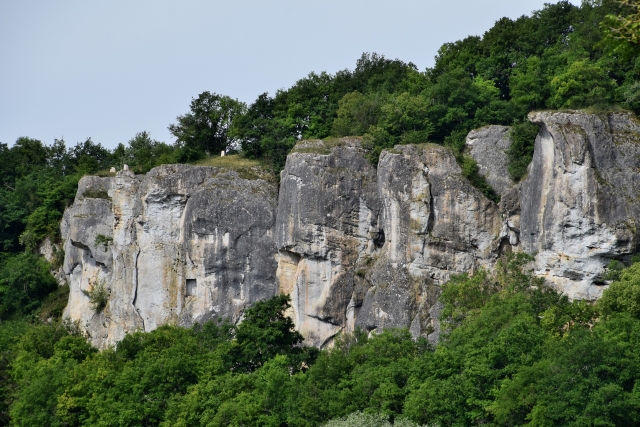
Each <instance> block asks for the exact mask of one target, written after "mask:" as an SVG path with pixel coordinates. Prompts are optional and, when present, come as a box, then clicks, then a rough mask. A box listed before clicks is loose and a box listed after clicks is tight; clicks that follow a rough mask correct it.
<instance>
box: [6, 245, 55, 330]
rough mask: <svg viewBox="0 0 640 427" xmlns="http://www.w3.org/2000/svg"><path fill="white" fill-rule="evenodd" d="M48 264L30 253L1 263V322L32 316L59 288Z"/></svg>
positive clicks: (12, 257) (24, 253)
mask: <svg viewBox="0 0 640 427" xmlns="http://www.w3.org/2000/svg"><path fill="white" fill-rule="evenodd" d="M49 268H50V267H49V264H48V263H47V262H46V261H45V260H44V259H42V258H40V257H38V256H36V255H33V254H32V253H30V252H23V253H21V254H18V255H15V256H11V257H9V258H7V259H5V260H3V261H2V263H0V319H7V318H8V317H11V316H14V315H25V314H29V313H32V312H33V311H34V310H35V309H37V308H38V307H39V306H40V303H41V302H42V300H43V299H44V298H46V296H47V295H48V294H49V293H50V292H52V291H53V290H55V289H56V288H57V286H58V284H57V282H56V280H55V279H54V277H53V276H52V275H51V273H49Z"/></svg>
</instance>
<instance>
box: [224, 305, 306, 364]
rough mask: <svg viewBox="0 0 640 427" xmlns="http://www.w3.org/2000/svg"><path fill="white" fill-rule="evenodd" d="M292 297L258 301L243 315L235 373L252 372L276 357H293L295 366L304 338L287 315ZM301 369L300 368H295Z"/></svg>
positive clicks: (236, 341)
mask: <svg viewBox="0 0 640 427" xmlns="http://www.w3.org/2000/svg"><path fill="white" fill-rule="evenodd" d="M289 301H290V297H289V295H283V294H281V295H278V296H276V297H274V298H271V299H269V300H265V301H258V302H257V303H255V304H254V305H253V306H252V307H251V308H248V309H247V311H245V313H244V321H243V322H242V323H241V324H240V325H239V326H238V328H237V329H236V339H235V342H234V346H233V347H232V349H231V354H232V356H233V360H234V366H233V369H234V370H236V371H243V372H251V371H254V370H255V369H257V368H259V367H260V366H262V365H263V364H264V363H265V362H266V361H267V360H269V359H271V358H273V357H274V356H276V355H278V354H281V355H290V356H291V357H292V361H293V362H298V363H301V362H302V360H297V359H298V357H296V356H299V355H301V353H302V348H301V347H300V344H301V343H302V340H303V337H302V335H300V333H299V332H298V331H296V330H295V327H294V324H293V321H292V320H291V318H290V317H288V316H285V315H284V311H285V310H286V309H288V308H289V307H291V305H290V304H289ZM295 368H296V369H299V366H296V367H295Z"/></svg>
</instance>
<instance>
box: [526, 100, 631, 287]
mask: <svg viewBox="0 0 640 427" xmlns="http://www.w3.org/2000/svg"><path fill="white" fill-rule="evenodd" d="M529 119H530V120H531V121H532V122H533V123H536V124H538V125H539V126H540V128H541V130H540V133H539V135H538V137H537V138H536V142H535V151H534V156H533V161H532V162H531V165H530V166H529V169H528V176H527V178H526V179H525V180H524V181H523V182H522V186H521V210H522V212H521V226H520V228H521V233H520V238H521V240H522V248H523V249H524V250H525V251H526V252H528V253H532V254H536V261H535V272H536V273H537V274H539V275H541V276H544V277H545V278H546V280H547V281H548V282H549V283H550V284H552V285H553V286H555V287H556V288H557V289H559V290H561V291H562V292H564V293H566V294H567V295H568V296H569V297H571V298H577V299H595V298H598V297H599V296H600V295H601V294H602V291H603V289H604V286H603V285H605V282H604V280H603V275H602V273H603V268H604V267H605V266H606V265H607V264H608V262H609V261H610V260H611V259H619V260H623V261H624V260H628V258H630V257H631V255H633V254H634V253H636V252H637V251H638V245H639V240H638V230H637V224H638V222H639V221H640V197H639V196H640V169H639V168H640V123H638V121H637V120H635V119H634V118H632V116H631V115H629V114H625V113H614V114H608V115H595V114H586V113H584V112H570V113H565V112H562V113H561V112H540V113H531V114H530V115H529Z"/></svg>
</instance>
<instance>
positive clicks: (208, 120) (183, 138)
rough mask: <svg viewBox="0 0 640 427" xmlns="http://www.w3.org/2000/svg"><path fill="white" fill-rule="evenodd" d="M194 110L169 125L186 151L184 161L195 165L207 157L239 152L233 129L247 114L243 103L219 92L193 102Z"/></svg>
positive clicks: (201, 96)
mask: <svg viewBox="0 0 640 427" xmlns="http://www.w3.org/2000/svg"><path fill="white" fill-rule="evenodd" d="M190 108H191V111H190V112H189V113H187V114H185V115H182V116H178V117H177V118H176V120H177V121H178V123H177V124H172V125H169V132H171V134H172V135H173V136H175V137H176V140H177V142H178V144H180V145H181V148H182V153H181V159H180V160H182V161H193V160H197V159H199V158H202V157H204V155H205V154H206V155H213V154H217V153H219V152H220V151H227V150H229V149H236V148H238V147H236V145H237V144H236V142H237V141H236V140H234V139H233V138H232V137H231V136H230V135H229V129H230V128H231V125H232V123H233V120H234V118H235V117H236V116H238V115H241V114H244V112H245V110H246V105H245V104H244V103H243V102H240V101H238V100H237V99H232V98H230V97H228V96H224V95H218V94H217V93H215V92H214V93H210V92H202V93H201V94H200V95H198V98H197V99H192V100H191V106H190Z"/></svg>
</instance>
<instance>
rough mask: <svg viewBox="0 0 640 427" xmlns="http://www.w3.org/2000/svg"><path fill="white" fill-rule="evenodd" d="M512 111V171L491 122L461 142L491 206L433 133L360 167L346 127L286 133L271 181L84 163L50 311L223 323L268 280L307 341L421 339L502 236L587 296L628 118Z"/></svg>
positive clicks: (619, 198) (504, 133)
mask: <svg viewBox="0 0 640 427" xmlns="http://www.w3.org/2000/svg"><path fill="white" fill-rule="evenodd" d="M530 120H531V121H532V122H534V123H536V124H538V125H539V127H540V133H539V135H538V137H537V139H536V141H535V152H534V156H533V161H532V162H531V164H530V166H529V169H528V173H527V175H526V176H525V178H524V179H523V180H522V181H521V182H520V183H513V182H512V181H511V179H510V178H509V175H508V172H507V157H506V150H507V149H508V148H509V145H510V139H509V128H507V127H502V126H490V127H486V128H483V129H479V130H476V131H473V132H471V133H470V134H469V136H468V138H467V146H468V148H467V149H468V152H469V154H470V155H471V156H473V157H474V159H475V160H476V161H477V163H478V166H479V171H480V173H481V174H484V175H485V177H486V179H487V181H488V182H489V183H490V184H491V185H493V186H494V188H495V189H496V191H497V192H498V193H499V194H500V195H501V200H500V203H499V204H496V203H494V202H493V201H491V200H488V199H487V198H485V197H484V196H483V195H482V193H481V192H480V191H478V190H477V189H476V188H475V187H473V186H472V185H471V184H470V183H469V182H468V181H467V180H466V179H465V178H464V177H463V176H462V173H461V172H462V171H461V169H460V167H459V166H458V164H457V163H456V160H455V157H454V156H453V153H452V152H451V151H450V150H449V149H448V148H446V147H443V146H440V145H435V144H422V145H403V146H396V147H395V148H393V149H390V150H386V151H383V152H382V154H381V156H380V161H379V164H378V165H377V167H375V166H373V165H372V164H371V163H370V162H369V161H368V159H367V158H366V154H367V153H366V151H365V149H364V148H363V147H362V145H361V143H360V140H359V139H357V138H343V139H338V140H329V141H303V142H300V143H298V144H297V145H296V147H295V148H294V150H293V152H292V153H291V154H290V155H289V156H288V158H287V162H286V166H285V169H284V170H283V171H282V173H281V177H280V178H281V180H280V187H279V190H278V188H276V186H275V184H274V183H272V182H269V180H267V179H263V178H265V177H266V175H260V174H258V176H244V175H243V174H241V175H242V176H241V175H239V174H238V173H237V172H235V171H232V170H225V169H219V168H212V167H195V166H187V165H166V166H161V167H159V168H156V169H153V170H152V171H151V172H149V173H148V174H147V175H146V176H144V177H143V176H136V175H133V174H132V173H130V172H119V173H118V174H117V175H116V176H115V177H109V178H98V177H85V178H83V179H82V180H81V182H80V186H79V189H78V194H77V197H76V201H75V203H74V205H73V206H72V207H71V208H70V209H68V210H67V212H66V213H65V216H64V220H63V222H62V226H61V228H62V234H63V236H64V237H65V252H66V256H65V261H64V272H65V275H66V278H67V280H68V281H69V283H70V285H71V291H70V297H69V305H68V307H67V310H66V313H65V314H66V315H67V316H69V317H71V318H72V319H73V320H77V321H79V323H80V326H81V327H82V328H83V329H84V330H85V331H87V332H88V333H89V334H90V335H91V339H92V342H93V343H94V344H95V345H97V346H102V347H104V346H107V345H111V344H115V343H117V341H119V340H120V339H121V338H122V337H123V336H124V334H125V333H127V332H130V331H134V330H140V329H142V330H147V331H148V330H152V329H154V328H156V327H157V326H159V325H161V324H164V323H173V324H178V325H190V324H192V323H193V322H197V321H201V320H205V319H208V318H212V317H226V318H230V319H232V320H233V321H238V320H240V319H241V317H242V311H243V309H244V308H245V307H247V306H248V305H250V304H252V303H253V302H255V301H257V300H259V299H263V298H267V297H269V296H272V295H274V294H275V293H277V292H283V293H287V294H290V295H291V296H292V308H291V310H290V313H289V314H290V315H291V317H292V318H293V319H294V321H295V323H296V326H297V328H298V329H299V330H300V332H302V334H303V335H304V336H305V338H306V342H307V343H308V344H312V345H316V346H326V345H330V344H331V342H332V340H333V338H334V337H335V335H336V334H338V333H340V332H341V331H352V330H354V328H358V327H359V328H362V329H364V330H368V331H374V330H379V329H382V328H388V327H408V328H410V330H411V332H412V334H413V335H414V336H418V335H422V336H428V337H429V339H430V340H432V341H433V340H435V339H437V335H438V328H439V326H438V316H439V312H440V309H441V306H440V304H439V303H438V296H439V294H440V285H442V284H443V283H444V282H446V281H447V280H448V279H449V278H450V276H451V275H452V274H458V273H463V272H471V271H474V270H475V269H477V268H491V267H492V266H493V265H494V263H495V261H496V260H497V259H498V257H499V256H501V254H502V253H504V252H505V251H509V250H515V251H525V252H527V253H530V254H532V255H535V261H534V262H533V263H532V268H533V269H534V271H535V272H536V274H538V275H540V276H542V277H544V278H545V279H546V281H547V283H548V285H550V286H554V287H556V288H557V289H558V290H560V291H562V292H564V293H566V294H567V295H569V296H570V297H571V298H586V299H594V298H597V297H599V296H600V295H601V293H602V291H603V289H605V288H606V286H607V283H606V281H605V280H604V279H603V277H604V272H605V267H606V265H607V264H608V262H609V261H610V260H611V259H618V260H621V261H623V262H627V261H628V260H629V259H630V257H631V256H632V255H634V254H635V253H637V252H638V249H639V238H638V231H637V225H636V224H637V223H638V221H639V220H640V124H639V123H638V121H637V120H636V119H635V118H633V117H632V116H631V115H629V114H626V113H612V114H607V115H594V114H587V113H584V112H540V113H534V114H532V115H531V116H530ZM276 199H277V202H276ZM99 284H104V285H106V287H107V289H108V290H109V298H108V303H107V305H106V307H105V309H104V310H103V311H102V312H99V313H96V312H95V311H94V310H92V309H91V308H90V307H89V297H88V296H87V293H90V292H91V290H92V289H94V287H96V286H98V285H99Z"/></svg>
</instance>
